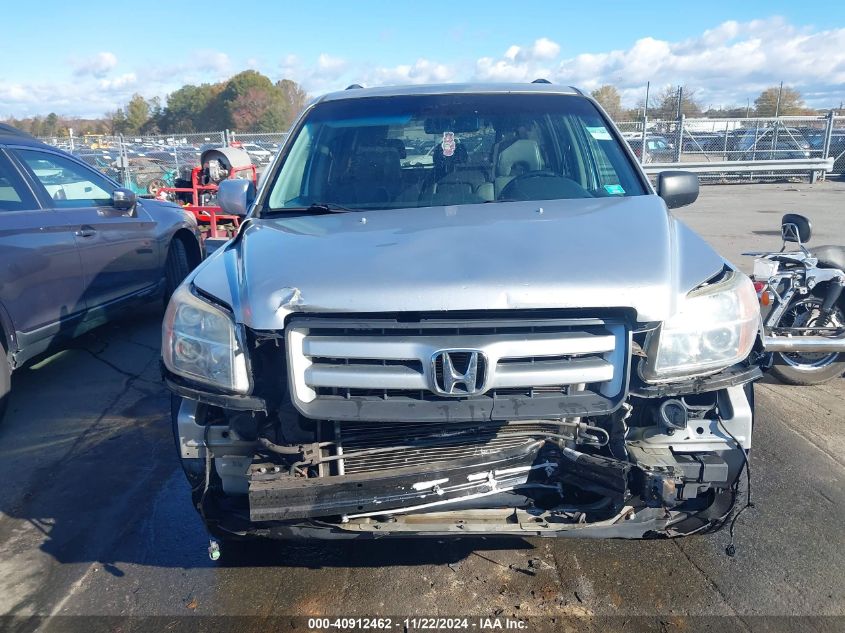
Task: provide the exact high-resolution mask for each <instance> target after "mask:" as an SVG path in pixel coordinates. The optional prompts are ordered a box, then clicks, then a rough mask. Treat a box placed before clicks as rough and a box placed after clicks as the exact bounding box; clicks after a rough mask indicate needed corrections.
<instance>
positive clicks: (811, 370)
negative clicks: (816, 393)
mask: <svg viewBox="0 0 845 633" xmlns="http://www.w3.org/2000/svg"><path fill="white" fill-rule="evenodd" d="M822 301H823V300H822V299H821V298H819V297H812V296H810V297H807V298H806V299H802V300H801V301H796V302H795V303H793V304H792V305H791V306H789V308H787V309H786V310H785V311H784V313H783V316H782V317H781V318H780V321H779V322H778V324H777V327H779V328H790V327H796V328H797V327H800V328H811V327H814V326H819V327H821V324H820V323H819V318H820V316H821V306H822ZM843 323H845V319H843V315H842V310H841V309H840V308H839V307H838V306H837V307H836V308H834V310H833V314H832V315H831V318H830V321H829V322H828V323H826V324H825V326H824V327H833V328H841V327H843ZM809 334H810V335H812V334H814V332H813V331H812V330H810V331H809ZM771 372H772V373H773V374H774V375H775V376H777V378H778V379H779V380H781V381H782V382H785V383H787V384H790V385H820V384H822V383H824V382H828V381H830V380H833V379H834V378H838V377H839V376H841V375H842V374H843V373H845V355H843V354H841V353H839V352H832V353H826V352H775V354H774V363H773V364H772V369H771Z"/></svg>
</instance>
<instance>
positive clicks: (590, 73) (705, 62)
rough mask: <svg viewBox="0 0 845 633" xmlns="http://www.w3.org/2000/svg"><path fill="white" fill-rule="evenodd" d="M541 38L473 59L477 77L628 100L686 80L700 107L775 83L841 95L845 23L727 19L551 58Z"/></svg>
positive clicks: (825, 96) (823, 96)
mask: <svg viewBox="0 0 845 633" xmlns="http://www.w3.org/2000/svg"><path fill="white" fill-rule="evenodd" d="M558 55H559V47H557V45H556V44H555V43H554V42H552V41H550V40H547V39H545V38H544V39H540V40H537V41H535V42H534V44H533V45H531V46H525V47H523V46H519V45H513V46H511V47H509V48H508V49H507V50H506V51H505V53H504V55H502V56H501V57H499V58H492V57H482V58H480V59H478V60H477V62H476V64H475V73H474V77H473V78H475V79H478V80H481V81H531V80H532V79H535V78H537V77H546V78H548V79H550V80H553V81H557V82H560V83H565V84H571V85H576V86H579V87H581V88H584V89H586V90H592V89H594V88H596V87H598V86H600V85H602V84H605V83H610V84H613V85H615V86H617V88H619V89H620V92H621V93H622V95H623V98H624V99H625V100H626V101H627V102H628V104H629V105H633V103H634V102H635V101H636V100H637V99H638V98H641V97H642V95H643V92H644V89H645V84H646V82H648V81H650V82H651V83H652V85H653V86H658V87H659V86H663V85H666V84H670V83H674V84H677V83H680V84H687V85H689V86H691V87H693V88H696V89H697V91H698V96H699V97H700V98H701V99H702V100H703V101H704V102H705V103H704V105H705V106H708V105H730V104H735V103H744V101H745V99H746V98H752V99H753V98H754V97H756V96H757V94H759V92H760V91H761V90H763V89H764V88H766V87H769V86H772V85H777V84H778V83H779V82H780V81H783V82H784V83H785V84H788V85H790V86H792V87H795V88H798V89H799V90H801V91H802V92H804V93H805V96H806V97H807V100H808V102H809V103H810V105H814V106H817V107H825V106H830V105H832V104H833V103H834V102H835V103H838V102H839V100H841V99H842V85H843V84H845V28H839V29H830V30H824V31H818V30H810V29H806V28H799V27H796V26H794V25H791V24H789V23H788V22H787V21H785V20H784V19H782V18H770V19H766V20H753V21H750V22H744V23H740V22H735V21H727V22H724V23H722V24H720V25H718V26H717V27H715V28H713V29H708V30H706V31H704V32H703V33H702V34H701V35H700V36H697V37H694V38H690V39H686V40H681V41H677V42H673V41H668V40H661V39H657V38H654V37H643V38H640V39H638V40H637V41H635V42H634V43H633V44H632V45H631V46H630V47H629V48H626V49H618V50H612V51H606V52H597V53H582V54H579V55H575V56H572V57H567V58H563V59H559V58H558Z"/></svg>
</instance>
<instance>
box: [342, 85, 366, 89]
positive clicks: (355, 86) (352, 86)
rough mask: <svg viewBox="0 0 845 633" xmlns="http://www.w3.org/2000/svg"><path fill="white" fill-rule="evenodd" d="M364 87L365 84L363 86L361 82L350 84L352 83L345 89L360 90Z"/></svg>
mask: <svg viewBox="0 0 845 633" xmlns="http://www.w3.org/2000/svg"><path fill="white" fill-rule="evenodd" d="M363 87H364V86H362V85H361V84H350V85H348V86H346V88H345V89H346V90H360V89H361V88H363Z"/></svg>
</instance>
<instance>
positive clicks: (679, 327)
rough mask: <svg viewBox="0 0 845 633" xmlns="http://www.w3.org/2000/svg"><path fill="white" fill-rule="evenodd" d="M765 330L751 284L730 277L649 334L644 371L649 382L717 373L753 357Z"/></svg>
mask: <svg viewBox="0 0 845 633" xmlns="http://www.w3.org/2000/svg"><path fill="white" fill-rule="evenodd" d="M759 324H760V309H759V307H758V305H757V294H756V292H755V291H754V285H753V284H752V283H751V280H750V279H749V278H748V277H746V276H745V275H743V274H742V273H739V272H736V271H731V272H730V273H728V275H727V277H725V278H724V279H722V280H720V281H718V282H716V283H713V284H708V285H705V286H701V287H699V288H696V289H695V290H693V291H692V292H690V293H689V294H688V295H687V296H686V298H685V299H684V300H683V302H682V303H681V305H680V309H679V311H678V312H677V313H676V314H675V315H674V316H672V317H671V318H669V319H668V320H666V321H665V322H664V323H663V325H662V326H661V327H659V328H658V329H656V330H654V331H653V332H652V333H651V334H649V336H648V338H647V339H646V343H645V352H646V355H647V357H648V358H647V359H646V360H645V361H644V362H643V363H641V365H640V373H641V375H642V377H643V378H644V379H645V380H647V381H649V382H660V381H670V380H679V379H683V378H689V377H692V376H700V375H704V374H709V373H713V372H716V371H719V370H721V369H724V368H725V367H730V366H731V365H733V364H735V363H737V362H739V361H741V360H742V359H744V358H745V357H746V356H748V354H749V353H750V352H751V348H752V347H753V346H754V341H755V339H756V337H757V330H758V328H759Z"/></svg>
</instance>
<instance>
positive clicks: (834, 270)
mask: <svg viewBox="0 0 845 633" xmlns="http://www.w3.org/2000/svg"><path fill="white" fill-rule="evenodd" d="M811 235H812V225H811V224H810V220H809V219H807V218H806V217H804V216H802V215H798V214H796V213H787V214H786V215H784V216H783V219H782V220H781V237H782V239H783V246H782V248H781V250H780V251H778V252H776V253H765V252H764V253H743V255H748V256H752V257H755V260H754V272H753V274H752V279H753V281H754V287H755V289H756V290H757V297H758V298H759V300H760V306H761V312H762V319H763V346H764V348H765V351H766V352H767V353H771V372H772V373H773V374H774V375H775V376H777V377H778V378H779V379H780V380H781V381H783V382H785V383H789V384H792V385H818V384H821V383H823V382H827V381H829V380H833V379H834V378H836V377H838V376H841V375H842V374H843V373H845V296H843V293H842V289H843V287H845V247H843V246H819V247H816V248H814V249H812V250H808V249H807V248H806V246H805V244H806V243H807V242H809V240H810V236H811ZM790 243H792V244H797V245H798V250H790V251H787V250H786V248H787V244H790Z"/></svg>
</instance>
